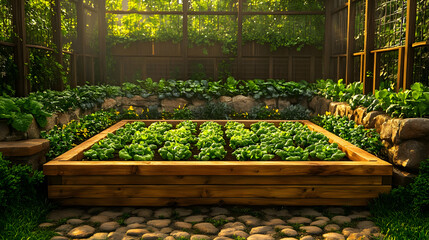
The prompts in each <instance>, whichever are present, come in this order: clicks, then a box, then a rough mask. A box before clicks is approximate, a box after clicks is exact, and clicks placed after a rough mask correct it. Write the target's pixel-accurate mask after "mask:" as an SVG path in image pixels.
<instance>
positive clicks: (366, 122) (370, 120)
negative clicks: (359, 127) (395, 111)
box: [362, 111, 385, 128]
mask: <svg viewBox="0 0 429 240" xmlns="http://www.w3.org/2000/svg"><path fill="white" fill-rule="evenodd" d="M381 114H385V113H384V112H381V111H372V112H369V113H367V114H366V116H365V117H364V118H363V121H362V123H363V126H364V127H365V128H375V122H376V117H377V116H379V115H381Z"/></svg>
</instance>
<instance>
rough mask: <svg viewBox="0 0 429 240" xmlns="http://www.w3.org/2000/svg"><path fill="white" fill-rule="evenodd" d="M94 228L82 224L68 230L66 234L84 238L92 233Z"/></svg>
mask: <svg viewBox="0 0 429 240" xmlns="http://www.w3.org/2000/svg"><path fill="white" fill-rule="evenodd" d="M94 232H95V228H93V227H91V226H89V225H83V226H79V227H76V228H73V229H72V230H70V232H68V233H67V235H68V236H69V237H71V238H86V237H89V236H91V235H92V234H94Z"/></svg>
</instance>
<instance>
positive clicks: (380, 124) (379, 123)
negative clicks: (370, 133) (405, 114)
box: [374, 114, 390, 134]
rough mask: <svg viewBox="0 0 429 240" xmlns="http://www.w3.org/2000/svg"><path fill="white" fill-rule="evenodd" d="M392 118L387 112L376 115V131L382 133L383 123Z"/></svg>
mask: <svg viewBox="0 0 429 240" xmlns="http://www.w3.org/2000/svg"><path fill="white" fill-rule="evenodd" d="M389 120H390V116H389V115H387V114H380V115H378V116H376V117H375V120H374V121H375V122H374V127H375V131H377V132H378V133H380V134H381V130H382V128H383V124H384V123H386V122H388V121H389Z"/></svg>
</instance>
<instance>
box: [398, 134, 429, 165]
mask: <svg viewBox="0 0 429 240" xmlns="http://www.w3.org/2000/svg"><path fill="white" fill-rule="evenodd" d="M393 157H394V158H393V163H394V164H396V165H398V166H402V167H404V168H405V169H407V170H409V171H411V172H417V171H418V170H419V167H420V162H421V161H423V160H425V159H427V158H429V148H428V145H427V143H424V142H421V141H417V140H408V141H405V142H403V143H401V144H399V145H398V151H397V154H396V155H394V156H393Z"/></svg>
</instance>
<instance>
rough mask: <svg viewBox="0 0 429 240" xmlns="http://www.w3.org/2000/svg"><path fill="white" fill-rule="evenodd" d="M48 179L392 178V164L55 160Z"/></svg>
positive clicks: (47, 168)
mask: <svg viewBox="0 0 429 240" xmlns="http://www.w3.org/2000/svg"><path fill="white" fill-rule="evenodd" d="M43 172H44V173H45V175H48V176H55V175H65V176H67V175H69V176H73V175H149V176H150V175H154V176H159V175H195V176H201V175H219V176H221V175H226V176H227V175H251V176H252V175H262V176H269V175H290V176H300V175H322V176H331V175H333V176H339V175H341V176H344V175H359V176H364V175H367V176H370V175H392V166H391V165H380V164H379V163H378V162H356V161H353V162H352V161H347V162H319V161H317V162H316V161H308V162H295V161H291V162H271V161H266V162H259V161H256V162H255V161H247V162H238V161H235V162H232V161H216V162H215V161H208V162H201V161H183V162H179V161H172V162H168V161H156V162H155V161H148V162H135V161H133V162H131V161H121V162H120V161H116V162H111V161H93V162H83V161H63V162H62V161H56V162H52V161H51V162H49V163H47V164H45V165H44V166H43Z"/></svg>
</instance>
